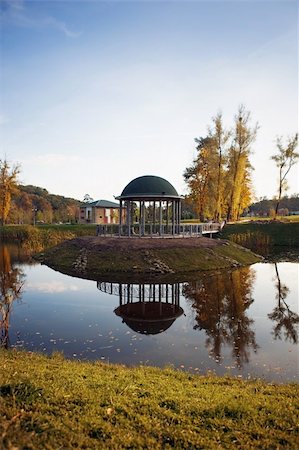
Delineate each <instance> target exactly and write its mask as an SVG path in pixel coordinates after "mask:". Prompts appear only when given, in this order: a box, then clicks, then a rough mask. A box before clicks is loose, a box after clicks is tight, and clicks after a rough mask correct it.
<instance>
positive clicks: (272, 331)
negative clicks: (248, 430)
mask: <svg viewBox="0 0 299 450" xmlns="http://www.w3.org/2000/svg"><path fill="white" fill-rule="evenodd" d="M298 267H299V265H298V263H294V262H292V263H291V262H289V263H278V264H270V263H259V264H254V265H252V266H250V267H246V268H242V269H236V270H233V271H225V272H223V271H222V272H218V273H213V274H205V275H202V274H198V279H197V281H196V282H194V281H192V282H184V283H175V284H167V285H166V284H156V285H153V284H151V285H149V284H145V285H139V284H137V283H136V284H130V285H127V284H118V283H113V284H111V283H104V282H101V280H99V281H98V282H95V281H89V280H84V279H80V278H74V277H70V276H67V275H63V274H61V273H59V272H55V271H54V270H52V269H50V268H48V267H46V266H43V265H40V264H36V263H35V264H33V263H29V262H28V261H26V258H24V257H23V255H22V254H21V253H20V251H19V250H18V249H17V247H13V246H1V247H0V289H1V299H0V324H1V330H0V339H1V344H2V345H3V346H6V347H16V348H25V349H26V350H30V351H39V352H44V353H47V354H51V353H52V352H53V351H60V352H63V353H64V355H65V357H67V358H73V359H81V360H86V359H89V360H95V359H100V360H103V361H107V362H111V363H123V364H127V365H140V364H143V365H155V366H160V367H163V366H165V365H172V366H174V367H175V368H179V369H181V370H188V371H190V372H194V373H201V374H205V373H207V371H213V372H215V373H216V374H218V375H223V374H227V373H229V374H231V375H239V376H242V377H244V378H248V377H249V378H250V377H262V378H264V379H266V380H269V381H278V382H285V381H298V359H299V358H298V323H299V316H298Z"/></svg>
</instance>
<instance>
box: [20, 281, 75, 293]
mask: <svg viewBox="0 0 299 450" xmlns="http://www.w3.org/2000/svg"><path fill="white" fill-rule="evenodd" d="M26 289H27V290H34V291H39V292H44V293H45V294H55V293H60V292H67V291H79V288H78V286H75V285H71V286H69V285H67V284H65V283H63V282H61V281H51V282H50V281H49V282H46V281H45V282H43V281H40V282H31V283H28V284H26Z"/></svg>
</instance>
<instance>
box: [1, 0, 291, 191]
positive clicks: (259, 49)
mask: <svg viewBox="0 0 299 450" xmlns="http://www.w3.org/2000/svg"><path fill="white" fill-rule="evenodd" d="M0 38H1V47H0V50H1V53H0V58H1V59H0V64H1V70H0V140H1V144H0V158H1V159H3V158H7V159H8V160H9V161H10V162H11V164H15V163H17V162H18V163H19V164H20V165H21V169H22V172H21V174H20V181H21V182H22V184H33V185H36V186H40V187H43V188H46V189H47V190H48V191H49V192H50V193H53V194H60V195H65V196H68V197H72V198H76V199H79V200H83V197H84V195H85V194H89V195H90V196H91V197H92V198H93V199H95V200H97V199H107V200H113V197H114V196H117V195H119V194H120V193H121V192H122V190H123V189H124V187H125V186H126V185H127V184H128V183H129V182H130V181H131V180H132V179H134V178H136V177H139V176H142V175H157V176H161V177H163V178H166V179H167V180H168V181H169V182H170V183H172V184H173V186H174V187H175V188H176V189H177V191H178V192H179V194H181V195H185V194H186V193H187V188H186V184H185V182H184V179H183V172H184V170H185V168H186V167H188V166H190V165H191V163H192V161H193V159H194V158H195V156H196V145H195V142H194V139H195V138H197V137H200V136H205V135H206V134H207V127H208V126H209V125H211V119H212V117H213V116H215V115H216V114H217V113H218V112H222V115H223V120H224V124H225V126H226V127H228V128H229V127H231V126H232V125H233V121H234V116H235V115H236V114H237V110H238V107H239V105H240V104H244V105H245V107H246V109H247V110H249V111H250V112H251V124H252V126H254V125H255V124H256V122H258V124H259V130H258V135H257V139H256V141H255V143H254V144H253V146H252V155H251V163H252V165H253V167H254V171H253V175H252V178H253V186H254V191H255V195H256V198H257V199H259V198H260V197H264V196H266V197H268V198H272V197H273V196H274V195H275V194H276V192H277V182H278V171H277V168H276V167H275V163H274V162H273V161H271V160H270V157H271V155H273V154H274V153H275V152H276V146H275V141H276V138H277V136H282V137H283V138H284V139H287V138H288V137H290V136H293V135H294V134H295V133H296V132H297V130H298V3H297V1H296V0H273V1H271V0H256V1H251V0H238V1H226V0H222V1H214V0H209V1H200V0H197V1H196V0H195V1H183V0H181V1H155V0H151V1H142V0H141V1H109V0H108V1H96V0H94V1H88V0H87V1H86V0H85V1H77V0H73V1H60V0H56V1H43V0H36V1H29V0H28V1H27V0H25V1H24V0H9V1H6V0H1V35H0ZM298 175H299V173H298V164H297V165H296V166H295V167H293V169H292V170H291V172H290V175H289V177H288V182H289V190H288V195H292V194H295V193H299V177H298Z"/></svg>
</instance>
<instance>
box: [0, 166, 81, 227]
mask: <svg viewBox="0 0 299 450" xmlns="http://www.w3.org/2000/svg"><path fill="white" fill-rule="evenodd" d="M19 173H20V166H19V165H12V166H11V165H10V164H9V162H8V161H7V160H4V161H1V160H0V223H1V225H4V224H6V223H12V224H35V223H38V222H40V223H53V222H54V223H57V222H76V221H77V220H78V216H79V204H80V202H79V201H78V200H75V199H72V198H67V197H64V196H62V195H54V194H50V193H49V192H48V191H47V190H46V189H43V188H40V187H37V186H31V185H28V186H23V185H20V184H18V175H19Z"/></svg>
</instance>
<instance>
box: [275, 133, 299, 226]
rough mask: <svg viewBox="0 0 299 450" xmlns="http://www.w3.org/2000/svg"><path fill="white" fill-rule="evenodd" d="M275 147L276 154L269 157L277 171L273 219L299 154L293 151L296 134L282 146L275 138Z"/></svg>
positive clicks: (279, 140) (280, 139)
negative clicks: (277, 178)
mask: <svg viewBox="0 0 299 450" xmlns="http://www.w3.org/2000/svg"><path fill="white" fill-rule="evenodd" d="M276 146H277V149H278V153H276V154H275V155H273V156H271V159H272V160H273V161H275V163H276V166H277V167H278V169H279V181H278V196H277V202H276V207H275V214H274V218H275V219H276V216H277V213H278V208H279V204H280V200H281V197H282V194H283V192H284V191H286V190H287V180H286V178H287V175H288V173H289V172H290V170H291V168H292V167H293V166H294V164H296V162H297V160H298V158H299V153H296V151H295V150H296V148H297V146H298V133H296V134H295V136H294V137H290V138H289V139H288V141H287V143H286V144H285V145H284V144H283V142H282V138H281V137H279V138H277V140H276Z"/></svg>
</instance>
